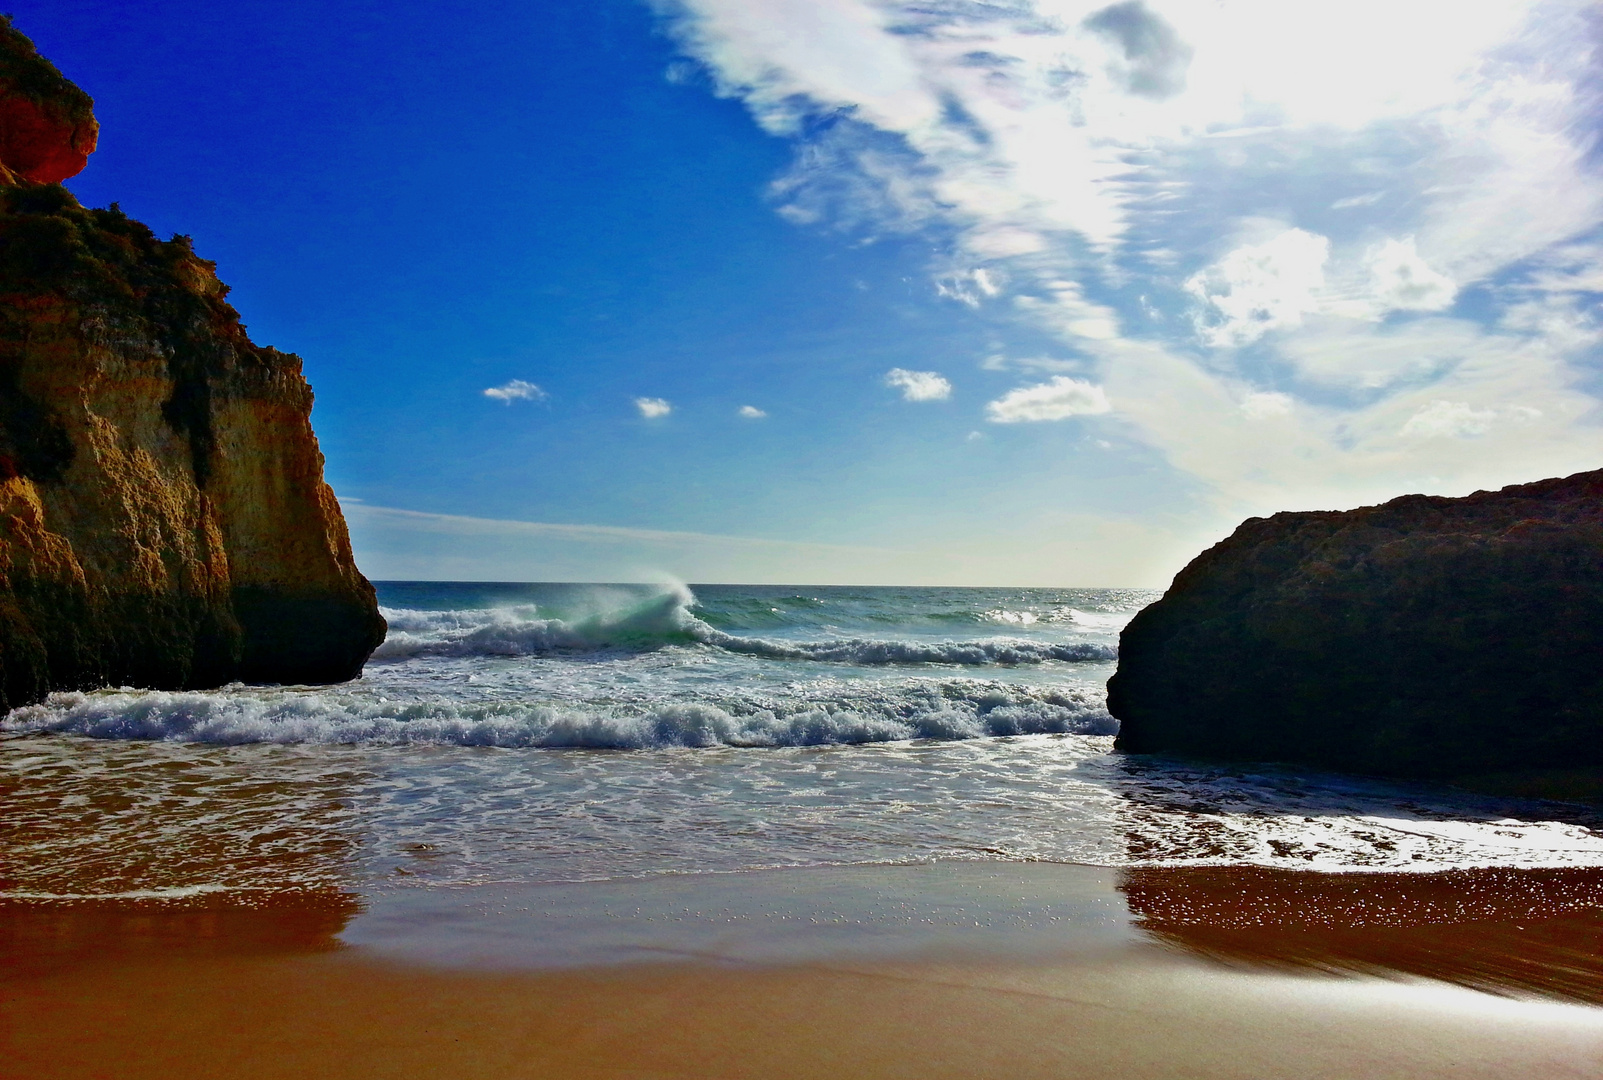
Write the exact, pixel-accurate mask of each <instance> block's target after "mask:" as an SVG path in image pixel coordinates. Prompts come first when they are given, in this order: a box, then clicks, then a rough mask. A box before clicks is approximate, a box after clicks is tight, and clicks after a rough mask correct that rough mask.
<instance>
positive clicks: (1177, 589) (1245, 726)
mask: <svg viewBox="0 0 1603 1080" xmlns="http://www.w3.org/2000/svg"><path fill="white" fill-rule="evenodd" d="M1600 660H1603V471H1598V472H1589V473H1579V474H1577V475H1575V476H1571V477H1568V478H1564V479H1556V480H1544V481H1541V482H1539V483H1534V484H1525V485H1521V486H1516V487H1508V488H1504V489H1503V490H1501V491H1496V492H1486V491H1483V492H1478V493H1476V494H1474V495H1471V496H1468V497H1467V498H1462V499H1446V498H1433V497H1427V496H1423V495H1410V496H1406V497H1404V498H1400V499H1394V500H1393V501H1391V502H1389V503H1386V504H1384V505H1382V506H1371V507H1364V508H1361V509H1358V510H1352V511H1346V512H1339V513H1337V512H1328V513H1326V512H1318V513H1287V514H1276V515H1275V516H1274V517H1271V518H1267V519H1264V518H1253V519H1251V520H1249V521H1247V522H1245V523H1244V524H1242V525H1241V527H1240V528H1239V529H1237V530H1236V532H1235V533H1234V535H1232V536H1230V537H1229V538H1228V539H1226V540H1224V541H1223V542H1222V543H1220V544H1217V545H1216V546H1214V547H1213V548H1211V549H1209V550H1208V551H1205V552H1203V553H1202V554H1201V555H1199V556H1198V557H1197V558H1196V559H1195V560H1194V561H1193V562H1192V563H1191V564H1190V565H1189V566H1187V567H1186V568H1185V569H1184V570H1182V571H1181V572H1180V574H1179V575H1178V576H1177V577H1176V578H1175V580H1174V584H1173V585H1172V586H1171V587H1170V589H1169V591H1168V592H1167V593H1166V594H1165V595H1164V597H1163V598H1162V599H1161V600H1159V601H1158V602H1157V603H1156V604H1153V605H1152V606H1151V607H1149V608H1147V609H1145V610H1144V611H1142V612H1141V613H1140V614H1138V615H1137V616H1136V617H1135V619H1133V620H1132V621H1131V623H1130V625H1129V626H1128V627H1126V629H1125V631H1124V634H1123V636H1122V638H1121V639H1120V644H1119V668H1118V671H1117V673H1116V674H1115V675H1114V677H1113V679H1112V680H1111V681H1110V682H1109V684H1108V708H1109V711H1110V712H1112V713H1113V715H1114V716H1116V717H1118V719H1119V720H1120V723H1121V728H1120V733H1119V739H1118V745H1119V747H1120V748H1121V749H1124V750H1129V751H1133V752H1138V753H1145V752H1163V753H1180V754H1191V755H1198V756H1207V757H1216V758H1230V759H1241V760H1278V761H1290V762H1301V763H1306V764H1313V765H1319V766H1325V767H1330V768H1337V769H1345V770H1352V771H1361V772H1368V773H1376V774H1387V775H1394V776H1413V777H1434V778H1440V779H1448V780H1453V781H1457V782H1464V783H1469V784H1474V785H1477V786H1489V787H1518V786H1520V784H1522V783H1524V782H1525V781H1526V780H1533V781H1537V782H1540V778H1541V777H1542V776H1544V775H1549V776H1551V775H1556V774H1557V773H1559V772H1569V773H1573V774H1584V773H1587V772H1593V773H1595V772H1596V771H1598V770H1603V662H1600ZM1522 778H1523V779H1522Z"/></svg>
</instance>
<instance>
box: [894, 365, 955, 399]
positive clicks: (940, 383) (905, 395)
mask: <svg viewBox="0 0 1603 1080" xmlns="http://www.w3.org/2000/svg"><path fill="white" fill-rule="evenodd" d="M885 385H886V386H891V387H895V388H896V389H898V390H900V391H901V392H902V400H903V401H945V400H946V399H947V398H949V397H951V396H952V384H951V383H950V382H948V381H947V380H946V378H945V377H943V376H941V375H939V374H937V373H935V372H933V371H908V370H907V369H906V368H891V369H890V370H889V371H887V372H886V373H885Z"/></svg>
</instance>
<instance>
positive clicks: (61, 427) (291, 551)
mask: <svg viewBox="0 0 1603 1080" xmlns="http://www.w3.org/2000/svg"><path fill="white" fill-rule="evenodd" d="M90 104H91V103H90V101H89V98H88V97H87V95H85V94H84V93H83V92H82V91H81V90H79V89H78V88H77V87H75V86H73V85H72V84H71V83H69V82H68V81H67V80H66V79H64V78H63V77H62V76H61V75H60V74H59V73H58V72H56V71H55V69H54V68H53V67H51V66H50V64H49V63H48V62H47V61H45V60H44V59H42V58H41V57H39V56H38V54H37V53H35V52H34V51H33V46H32V44H31V43H30V42H28V40H27V39H26V38H24V37H23V36H22V35H21V34H20V33H18V32H17V31H16V30H15V29H13V28H12V27H11V26H10V24H9V22H5V21H3V20H0V711H4V710H6V709H10V708H13V707H15V706H17V705H19V704H22V703H25V702H29V701H34V700H37V699H39V698H40V697H42V696H43V695H44V694H46V693H48V692H49V691H50V690H53V689H66V688H85V687H92V686H101V685H107V684H111V685H124V684H126V685H135V686H147V687H167V688H181V687H203V686H216V685H220V684H222V683H225V682H228V681H230V680H233V679H245V680H252V681H264V682H332V681H338V680H342V679H349V678H352V677H354V676H355V675H357V674H358V673H359V672H360V671H361V668H362V664H363V663H364V661H365V660H366V659H367V657H368V655H369V654H370V653H371V652H372V651H373V649H374V648H375V647H376V646H377V645H378V643H379V642H380V641H381V640H383V637H384V621H383V619H382V618H380V616H379V614H378V607H377V604H376V602H375V599H374V595H373V587H372V586H371V585H370V584H369V583H368V581H367V579H366V578H364V577H363V576H362V575H361V574H360V573H359V572H358V571H357V569H356V565H355V563H354V561H353V560H352V557H351V548H350V541H349V539H348V537H347V535H346V531H345V521H344V518H343V517H342V516H341V514H340V510H339V504H338V503H337V502H336V501H335V499H334V494H333V492H332V491H331V490H330V489H329V488H328V486H327V485H326V484H324V483H323V458H322V454H321V453H319V451H318V448H317V439H316V437H315V436H314V435H313V434H312V428H311V421H310V416H311V408H312V392H311V388H310V387H308V386H307V384H306V380H305V379H304V378H303V377H302V376H301V365H300V360H299V358H297V357H295V356H292V355H289V354H286V353H281V352H278V351H277V350H275V349H272V348H266V347H262V346H257V345H254V344H252V343H251V341H250V339H249V338H248V337H246V335H245V328H244V327H243V326H241V325H240V322H239V315H238V313H237V312H235V311H234V309H233V308H232V307H230V306H229V305H228V304H227V303H226V302H225V300H224V297H225V296H226V294H227V292H228V288H227V286H225V285H223V284H222V283H221V282H219V281H218V280H217V277H216V274H215V273H214V267H213V265H212V264H211V263H209V262H206V261H205V260H203V259H200V258H198V257H197V256H196V255H195V253H194V252H193V251H192V250H191V247H190V242H189V239H188V238H187V237H182V236H179V237H174V238H173V239H171V240H165V241H164V240H160V239H157V238H156V236H155V235H154V234H152V233H151V231H150V230H149V229H147V228H146V227H145V226H143V225H141V224H140V223H139V222H137V221H134V220H132V219H130V218H129V217H127V216H126V215H124V214H123V213H122V212H121V211H120V210H119V209H118V208H117V207H116V206H115V205H113V206H112V207H111V208H110V209H107V210H87V209H85V208H84V207H83V206H81V205H79V203H78V201H77V200H76V199H75V198H73V196H72V194H71V193H70V192H68V191H67V190H66V189H65V188H63V187H60V186H59V185H58V184H57V183H55V182H54V181H56V180H59V179H61V178H62V177H63V176H68V175H71V174H72V173H73V172H76V171H77V167H79V166H81V164H82V160H83V155H85V154H87V152H88V150H90V149H92V148H93V145H94V133H95V130H96V129H95V124H94V118H93V116H92V115H89V112H88V110H89V106H90ZM18 117H21V118H22V119H21V120H20V121H18V120H17V118H18ZM40 117H44V118H45V120H46V121H48V122H39V118H40ZM85 132H87V135H85V134H84V133H85ZM74 162H76V163H77V166H75V165H74ZM44 181H50V182H44Z"/></svg>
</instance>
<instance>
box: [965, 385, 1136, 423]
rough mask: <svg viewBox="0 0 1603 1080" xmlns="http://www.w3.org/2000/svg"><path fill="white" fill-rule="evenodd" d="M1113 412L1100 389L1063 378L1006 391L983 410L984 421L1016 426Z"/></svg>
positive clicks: (1106, 396) (1106, 397) (1105, 395)
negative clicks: (1031, 422)
mask: <svg viewBox="0 0 1603 1080" xmlns="http://www.w3.org/2000/svg"><path fill="white" fill-rule="evenodd" d="M1112 408H1113V406H1112V405H1111V404H1109V402H1108V395H1107V394H1106V393H1105V392H1104V391H1103V389H1102V387H1100V386H1096V385H1095V384H1093V383H1088V382H1084V381H1082V380H1080V379H1071V378H1069V377H1068V376H1066V375H1059V376H1057V377H1056V378H1054V379H1052V380H1050V381H1048V382H1044V383H1039V384H1037V385H1035V386H1021V387H1019V388H1018V389H1017V390H1009V391H1008V392H1007V393H1005V394H1003V395H1002V396H1001V397H999V398H997V399H996V400H995V401H993V402H990V403H989V404H987V405H986V406H985V418H986V419H987V420H989V421H991V423H993V424H1018V423H1025V422H1030V421H1038V420H1066V419H1068V418H1069V417H1071V416H1088V415H1092V414H1095V413H1105V412H1108V411H1110V410H1111V409H1112Z"/></svg>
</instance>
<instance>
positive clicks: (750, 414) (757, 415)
mask: <svg viewBox="0 0 1603 1080" xmlns="http://www.w3.org/2000/svg"><path fill="white" fill-rule="evenodd" d="M735 412H736V414H737V415H739V416H741V417H743V418H745V419H747V420H761V419H763V418H765V417H766V416H767V415H768V414H767V413H765V412H763V411H762V410H761V409H759V408H758V407H757V406H755V405H742V406H741V407H740V408H738V409H736V410H735Z"/></svg>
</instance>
